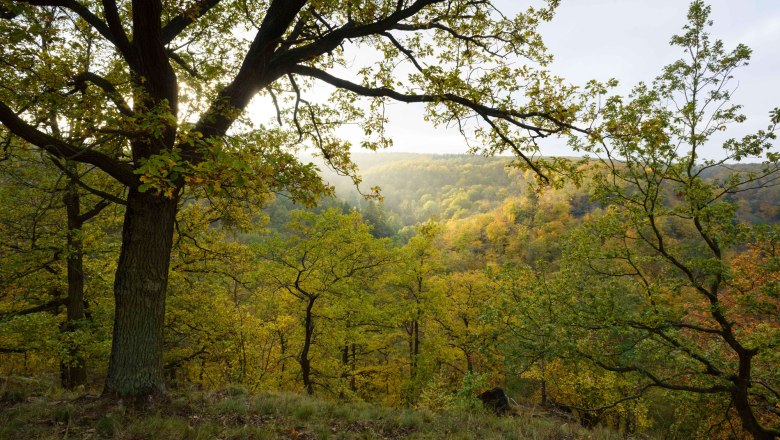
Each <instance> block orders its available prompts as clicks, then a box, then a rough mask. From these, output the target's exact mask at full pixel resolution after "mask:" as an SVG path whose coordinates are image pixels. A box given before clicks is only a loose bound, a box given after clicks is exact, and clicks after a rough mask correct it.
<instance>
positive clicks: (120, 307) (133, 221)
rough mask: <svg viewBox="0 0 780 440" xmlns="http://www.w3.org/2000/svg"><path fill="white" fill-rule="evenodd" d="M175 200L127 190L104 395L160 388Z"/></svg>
mask: <svg viewBox="0 0 780 440" xmlns="http://www.w3.org/2000/svg"><path fill="white" fill-rule="evenodd" d="M176 211H177V200H176V199H166V198H164V197H161V196H156V195H154V194H150V193H139V192H138V191H136V190H135V189H131V190H130V192H129V194H128V198H127V210H126V211H125V220H124V228H123V231H122V251H121V254H120V256H119V263H118V266H117V270H116V278H115V280H114V298H115V301H116V306H115V317H114V337H113V340H112V345H111V359H110V361H109V366H108V377H107V378H106V386H105V389H104V391H103V393H104V395H109V396H116V397H125V396H132V397H141V396H146V395H154V394H159V393H162V392H163V391H164V389H165V385H164V373H163V326H164V320H165V293H166V288H167V285H168V266H169V264H170V256H171V246H172V243H173V227H174V221H175V218H176Z"/></svg>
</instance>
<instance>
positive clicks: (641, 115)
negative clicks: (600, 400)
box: [566, 1, 780, 439]
mask: <svg viewBox="0 0 780 440" xmlns="http://www.w3.org/2000/svg"><path fill="white" fill-rule="evenodd" d="M709 13H710V8H709V7H707V6H705V5H704V4H703V3H702V2H700V1H694V2H693V3H692V4H691V6H690V9H689V12H688V19H689V23H688V24H687V25H686V26H685V27H684V33H683V34H682V35H677V36H674V37H673V38H672V40H671V44H672V45H674V46H679V47H681V48H682V49H683V50H684V52H685V54H686V57H685V59H681V60H679V61H676V62H675V63H673V64H671V65H669V66H667V67H666V68H665V69H664V71H663V74H662V75H661V76H659V77H658V78H657V79H656V80H655V82H654V83H653V86H652V87H649V86H647V85H644V84H640V85H639V86H637V87H636V88H635V89H634V91H633V93H632V95H631V97H630V99H629V100H627V101H624V100H623V99H621V98H617V97H615V98H610V99H608V100H607V101H606V105H605V107H604V108H603V109H601V110H602V113H601V115H602V117H603V123H602V124H601V125H600V126H599V127H598V128H597V129H595V130H594V131H593V132H592V133H591V134H590V135H589V138H588V142H590V143H589V144H587V145H582V144H580V145H581V146H583V147H585V148H586V149H587V150H588V151H592V152H594V153H595V154H596V155H597V156H598V159H599V160H598V164H599V166H597V167H595V168H596V170H595V171H596V172H597V173H598V174H597V176H596V178H595V179H594V194H595V198H596V199H597V200H598V201H600V202H601V203H602V204H604V205H606V206H608V209H607V212H606V214H605V215H604V216H602V217H601V218H600V219H598V220H596V221H592V222H590V223H589V224H588V226H587V227H586V228H585V229H584V230H582V231H580V233H579V234H578V238H577V240H576V241H575V244H573V245H571V246H569V258H568V260H567V264H566V265H567V266H568V267H570V268H575V267H576V268H579V270H580V271H581V272H580V273H581V274H583V276H581V277H577V276H573V277H572V280H573V284H572V291H571V294H574V292H580V297H581V302H580V304H579V306H578V307H582V308H581V309H580V313H579V316H580V318H581V319H583V320H585V321H586V322H585V323H583V322H580V324H579V325H580V327H579V328H581V329H589V333H590V337H584V338H583V341H587V340H590V341H591V342H593V341H598V343H589V344H587V345H582V346H580V347H579V350H580V353H581V354H582V355H583V356H585V357H586V358H588V359H591V360H592V361H593V362H594V363H595V364H596V365H598V366H600V367H602V368H604V369H607V370H610V371H615V372H621V373H626V374H630V375H633V376H635V377H637V378H638V380H641V381H642V382H641V386H639V387H638V389H637V393H638V394H642V393H644V392H646V391H648V390H650V389H653V388H661V389H666V390H670V391H681V392H688V393H698V394H703V395H708V396H714V397H715V398H719V399H722V400H723V401H724V404H725V405H724V411H725V412H726V417H730V416H731V414H734V415H736V417H738V419H739V420H740V421H741V423H742V427H743V429H744V431H745V432H747V433H749V434H750V435H752V436H753V437H754V438H757V439H771V438H775V437H776V436H778V435H780V418H778V415H777V411H776V407H773V406H772V405H771V404H770V405H767V404H766V402H767V401H770V402H772V401H773V399H776V396H777V389H778V384H777V383H774V382H772V378H773V377H775V375H774V374H773V373H772V372H770V371H766V370H765V368H766V366H767V360H768V359H772V357H773V354H772V353H773V351H775V350H777V347H778V345H780V340H778V338H777V336H778V335H777V332H775V331H765V332H763V333H764V335H763V337H759V338H754V337H751V336H750V331H749V329H750V328H752V327H754V326H755V324H753V323H752V321H753V319H756V318H755V317H754V316H751V315H747V314H745V313H740V312H739V311H738V308H735V305H736V304H735V302H734V301H733V299H732V298H733V297H734V295H735V294H734V293H733V292H732V291H733V290H734V289H735V288H737V285H736V284H735V282H734V280H735V277H737V276H738V273H739V272H740V271H742V270H744V269H740V266H739V265H736V266H735V265H734V264H733V263H732V262H731V259H732V255H733V254H734V253H735V252H737V251H739V249H740V247H741V246H744V245H746V244H747V243H750V242H752V241H756V238H757V237H759V236H760V235H761V234H760V230H759V229H757V228H756V227H754V226H751V225H749V224H744V223H738V222H737V217H736V214H735V209H736V208H735V206H734V205H733V204H732V203H729V202H728V201H726V198H727V197H728V196H729V195H730V194H736V193H739V192H744V191H750V190H753V189H756V188H759V187H763V186H767V185H770V184H772V182H773V181H775V180H776V179H777V176H778V174H779V173H780V166H779V163H778V161H779V160H780V155H779V154H777V153H776V152H773V151H772V150H771V148H772V141H773V140H774V139H775V134H774V131H775V130H776V127H777V125H778V123H780V110H777V109H775V110H773V111H772V113H771V114H770V119H771V122H770V126H769V128H768V129H767V130H761V131H758V132H757V133H755V134H750V135H747V136H745V137H744V138H742V139H739V140H736V139H730V140H726V141H725V142H724V143H723V158H722V159H720V160H704V161H701V160H699V157H700V154H701V153H700V152H701V149H702V148H703V147H704V145H705V144H706V143H707V142H713V141H714V140H715V135H716V133H719V132H721V131H723V130H725V129H726V128H727V127H728V126H729V125H731V124H733V123H740V122H742V121H744V119H745V118H744V116H742V115H740V113H739V106H737V105H732V104H731V103H730V101H731V90H730V85H729V84H730V80H731V79H732V73H733V71H734V70H735V69H737V68H739V67H740V66H743V65H745V64H746V63H747V60H748V59H749V56H750V50H749V49H748V48H747V47H745V46H743V45H738V46H737V47H736V48H735V49H734V50H732V51H730V52H727V51H726V50H725V49H724V45H723V43H722V42H721V41H719V40H716V41H711V40H710V36H709V33H708V29H707V28H708V26H710V25H711V22H710V20H709ZM751 157H753V158H763V160H764V165H763V167H761V171H760V172H755V173H747V172H740V169H739V168H732V167H731V165H729V163H730V162H732V161H734V162H738V161H741V160H744V159H747V158H751ZM717 167H723V168H726V169H731V170H732V171H731V172H729V173H727V176H726V178H724V179H722V180H715V181H705V180H704V179H703V177H702V175H703V173H706V172H707V171H708V170H710V169H713V168H717ZM758 241H759V242H760V241H761V240H758ZM768 267H771V265H770V266H768ZM742 290H743V291H744V289H742ZM748 291H749V290H748ZM586 310H589V311H586ZM591 316H592V317H595V318H596V320H597V321H591V320H589V318H590V317H591ZM759 316H761V315H759ZM764 318H766V317H765V315H764ZM772 319H774V318H771V319H770V321H771V320H772ZM768 325H770V326H771V324H768ZM770 363H771V362H770ZM774 367H776V365H775V366H774ZM769 368H770V369H771V368H772V367H769ZM775 369H776V368H775ZM773 396H774V397H773Z"/></svg>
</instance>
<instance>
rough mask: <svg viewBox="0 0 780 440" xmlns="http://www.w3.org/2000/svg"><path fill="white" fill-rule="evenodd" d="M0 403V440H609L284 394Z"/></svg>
mask: <svg viewBox="0 0 780 440" xmlns="http://www.w3.org/2000/svg"><path fill="white" fill-rule="evenodd" d="M9 397H13V398H8V399H3V400H0V439H8V440H11V439H121V440H124V439H127V440H130V439H294V440H309V439H323V440H327V439H538V440H558V439H560V440H577V439H583V440H584V439H588V440H602V439H603V440H611V439H617V438H620V436H619V435H617V434H616V433H614V432H611V431H609V430H604V429H596V430H587V429H585V428H582V427H580V426H578V425H575V424H573V423H572V422H571V421H564V420H561V419H556V418H544V417H532V416H531V415H529V414H525V415H524V414H518V415H513V416H510V417H497V416H493V415H491V414H488V413H486V412H483V411H468V412H457V411H456V412H442V413H431V412H424V411H414V410H411V409H403V408H387V407H382V406H378V405H372V404H367V403H339V402H326V401H322V400H317V399H314V398H311V397H308V396H301V395H296V394H290V393H271V392H267V393H261V394H255V395H252V394H250V393H248V392H247V391H246V390H245V389H243V388H241V387H229V388H226V389H224V390H222V391H219V392H189V393H184V392H175V391H174V392H171V393H170V394H169V395H168V396H166V397H165V398H164V399H161V400H159V401H155V402H151V403H147V404H145V405H143V406H142V407H138V406H126V405H123V404H122V403H121V402H115V401H108V400H105V399H99V398H96V397H89V396H78V395H75V394H72V395H71V394H62V393H60V394H58V395H54V394H41V395H25V394H23V393H22V394H20V393H15V394H14V395H13V396H9Z"/></svg>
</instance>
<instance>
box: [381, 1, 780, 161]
mask: <svg viewBox="0 0 780 440" xmlns="http://www.w3.org/2000/svg"><path fill="white" fill-rule="evenodd" d="M497 3H498V4H499V5H501V7H502V8H503V10H505V11H507V12H512V11H515V10H517V9H518V8H519V7H525V6H524V5H526V4H527V2H526V1H521V0H498V2H497ZM708 4H710V5H711V6H712V14H711V18H712V20H713V21H714V26H713V27H712V28H711V35H712V36H713V38H719V39H721V40H723V41H724V43H725V45H726V48H727V49H729V50H730V49H731V48H733V47H734V46H736V44H737V43H743V44H746V45H747V46H749V47H750V48H751V49H753V55H752V58H751V61H750V65H748V66H747V67H744V68H742V69H741V70H738V71H737V72H736V75H735V80H736V81H737V82H738V88H737V91H736V93H735V96H734V102H736V103H740V104H743V105H744V109H743V111H744V113H745V114H746V115H747V116H748V122H747V123H746V124H743V125H744V127H745V129H744V130H743V129H741V131H742V132H741V133H739V132H736V131H732V132H727V134H730V135H731V136H737V135H740V134H744V132H745V130H747V129H752V130H755V129H758V128H765V127H766V126H767V125H768V121H769V119H768V113H769V111H770V110H771V109H772V108H774V107H780V0H710V1H709V2H708ZM518 5H521V6H518ZM688 5H689V2H688V1H686V0H562V1H561V5H560V7H559V8H558V10H557V13H556V16H555V18H554V19H553V20H552V22H550V23H546V24H544V25H543V27H542V28H541V35H542V37H543V38H544V41H545V43H546V45H547V46H548V48H549V50H550V52H551V53H552V54H554V56H555V62H554V64H553V66H552V71H553V72H554V73H555V74H558V75H560V76H562V77H564V78H566V79H567V80H568V81H570V82H572V83H574V84H585V83H586V82H587V81H588V80H590V79H597V80H602V81H603V80H607V79H609V78H612V77H614V78H617V79H618V80H620V82H621V90H620V91H621V93H627V92H628V91H629V90H630V88H631V87H632V86H633V85H634V84H636V83H637V82H639V81H646V82H651V81H652V80H653V78H654V77H655V76H657V75H658V74H659V73H660V72H661V69H662V68H663V67H664V66H666V65H667V64H670V63H671V62H673V61H674V60H676V59H678V58H680V57H681V56H682V52H680V51H679V50H678V49H677V48H671V47H670V46H669V44H668V42H669V39H670V38H671V36H672V35H674V34H677V33H680V32H681V29H682V26H683V25H684V24H685V23H686V13H687V10H688ZM737 82H735V83H734V84H737ZM388 115H389V118H390V121H391V122H390V126H389V129H390V133H391V134H392V136H393V139H394V146H393V147H392V148H391V149H390V150H389V151H396V152H401V151H404V152H419V153H463V152H465V151H466V145H465V143H464V142H463V140H462V138H461V137H460V135H459V134H458V133H457V131H456V130H454V129H450V130H447V129H445V128H438V129H434V128H432V127H431V126H430V125H429V124H428V123H426V122H424V121H423V120H422V106H411V105H404V104H396V105H393V106H391V108H390V109H389V113H388ZM556 144H559V145H560V144H563V141H554V140H553V141H550V142H546V144H545V146H544V151H543V153H544V154H546V155H555V154H571V152H570V151H568V150H567V149H566V148H561V147H556V146H555V145H556ZM705 154H706V153H705Z"/></svg>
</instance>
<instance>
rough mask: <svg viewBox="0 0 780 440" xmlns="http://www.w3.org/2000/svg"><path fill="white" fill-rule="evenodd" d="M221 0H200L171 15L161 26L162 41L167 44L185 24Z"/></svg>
mask: <svg viewBox="0 0 780 440" xmlns="http://www.w3.org/2000/svg"><path fill="white" fill-rule="evenodd" d="M220 1H222V0H201V1H199V2H197V3H195V4H194V5H192V6H190V7H189V8H188V9H187V10H186V11H184V12H182V13H181V14H179V15H177V16H175V17H173V18H172V19H171V21H169V22H168V24H166V25H165V26H164V27H163V28H162V37H161V40H162V43H163V44H168V43H170V42H171V41H173V40H174V38H176V37H177V36H178V35H179V34H181V33H182V32H183V31H184V29H186V28H187V26H189V25H191V24H192V23H194V22H196V21H197V20H198V19H199V18H200V17H203V16H204V15H206V13H207V12H209V11H210V10H211V8H213V7H214V6H217V5H218V4H219V2H220Z"/></svg>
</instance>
